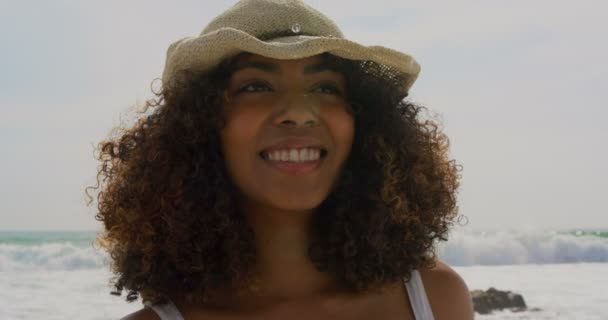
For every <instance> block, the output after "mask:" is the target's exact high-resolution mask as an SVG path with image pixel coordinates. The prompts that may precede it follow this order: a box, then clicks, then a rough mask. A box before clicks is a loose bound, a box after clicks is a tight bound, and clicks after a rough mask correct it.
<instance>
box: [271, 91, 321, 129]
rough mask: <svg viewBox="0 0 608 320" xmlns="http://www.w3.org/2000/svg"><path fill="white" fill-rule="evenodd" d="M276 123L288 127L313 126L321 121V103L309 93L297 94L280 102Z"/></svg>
mask: <svg viewBox="0 0 608 320" xmlns="http://www.w3.org/2000/svg"><path fill="white" fill-rule="evenodd" d="M278 110H279V111H278V112H277V114H276V117H275V121H274V122H275V124H276V125H278V126H287V127H312V126H316V125H317V124H318V123H319V111H320V105H319V101H317V99H314V98H312V97H311V95H309V94H296V95H292V96H289V97H286V98H285V99H282V101H280V102H279V106H278Z"/></svg>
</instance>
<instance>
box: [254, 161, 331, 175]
mask: <svg viewBox="0 0 608 320" xmlns="http://www.w3.org/2000/svg"><path fill="white" fill-rule="evenodd" d="M262 161H264V162H265V163H266V164H267V165H269V166H270V167H272V168H273V169H278V170H279V171H281V172H284V173H287V174H290V175H303V174H308V173H311V172H313V171H315V170H317V169H318V168H319V166H320V165H321V162H322V161H323V158H319V159H318V160H315V161H304V162H287V161H273V160H265V159H263V160H262Z"/></svg>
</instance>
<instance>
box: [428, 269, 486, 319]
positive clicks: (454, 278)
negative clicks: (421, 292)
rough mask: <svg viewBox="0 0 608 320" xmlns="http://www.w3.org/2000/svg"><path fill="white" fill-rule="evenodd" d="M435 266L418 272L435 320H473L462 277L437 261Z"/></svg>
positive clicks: (471, 303)
mask: <svg viewBox="0 0 608 320" xmlns="http://www.w3.org/2000/svg"><path fill="white" fill-rule="evenodd" d="M435 264H436V265H435V267H434V268H431V269H420V270H419V272H420V277H421V278H422V282H423V284H424V289H425V291H426V294H427V297H428V299H429V303H430V304H431V309H432V310H433V315H434V316H435V319H436V320H443V319H454V320H455V319H458V320H469V319H473V315H474V314H473V300H472V298H471V294H470V293H469V288H468V287H467V285H466V283H465V282H464V280H463V279H462V277H461V276H460V275H459V274H458V273H456V271H454V270H453V269H452V268H450V266H448V265H447V264H445V263H443V262H441V261H439V260H435Z"/></svg>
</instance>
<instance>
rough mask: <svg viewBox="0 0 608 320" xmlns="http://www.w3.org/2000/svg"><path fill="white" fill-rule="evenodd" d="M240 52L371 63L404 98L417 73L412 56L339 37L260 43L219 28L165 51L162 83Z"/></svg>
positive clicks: (274, 40)
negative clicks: (395, 79)
mask: <svg viewBox="0 0 608 320" xmlns="http://www.w3.org/2000/svg"><path fill="white" fill-rule="evenodd" d="M243 51H244V52H250V53H253V54H257V55H261V56H265V57H268V58H273V59H301V58H307V57H311V56H315V55H318V54H321V53H324V52H329V53H331V54H333V55H336V56H338V57H342V58H345V59H350V60H361V61H374V62H377V63H379V64H382V65H384V66H386V67H387V69H388V70H390V72H389V73H387V75H388V76H390V74H391V73H396V74H397V75H398V76H399V77H400V79H402V83H400V88H399V91H402V92H401V93H403V94H404V95H405V94H407V92H408V91H409V89H410V87H411V86H412V84H413V83H414V81H416V78H417V77H418V74H419V73H420V65H419V64H418V62H416V60H415V59H414V58H413V57H411V56H410V55H408V54H405V53H402V52H399V51H396V50H393V49H389V48H386V47H382V46H364V45H361V44H358V43H356V42H353V41H350V40H347V39H343V38H335V37H320V36H308V35H294V36H287V37H281V38H275V39H271V40H268V41H262V40H260V39H258V38H256V37H253V36H251V35H250V34H248V33H246V32H243V31H240V30H237V29H233V28H221V29H218V30H216V31H214V32H211V33H208V34H205V35H203V36H199V37H189V38H184V39H181V40H178V41H176V42H174V43H173V44H171V45H170V46H169V49H168V50H167V59H166V63H165V70H164V72H163V76H162V80H163V84H165V85H166V84H167V83H169V82H170V81H171V80H172V79H173V77H175V76H176V74H177V73H179V72H180V71H182V70H186V69H187V70H191V71H194V72H205V71H208V70H210V69H212V68H213V67H215V66H217V65H218V64H219V63H220V62H221V61H222V60H224V59H226V58H229V57H232V56H234V55H236V54H238V53H240V52H243Z"/></svg>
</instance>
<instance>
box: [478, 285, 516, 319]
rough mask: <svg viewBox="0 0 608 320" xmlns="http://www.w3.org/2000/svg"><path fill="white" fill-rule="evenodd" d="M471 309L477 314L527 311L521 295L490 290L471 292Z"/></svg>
mask: <svg viewBox="0 0 608 320" xmlns="http://www.w3.org/2000/svg"><path fill="white" fill-rule="evenodd" d="M471 297H472V298H473V307H474V309H475V312H477V313H479V314H488V313H492V311H495V310H504V309H509V310H511V311H514V312H519V311H525V310H526V309H527V306H526V302H525V301H524V297H522V295H521V294H517V293H513V292H511V291H501V290H497V289H495V288H490V289H488V290H487V291H483V290H473V291H471Z"/></svg>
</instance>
